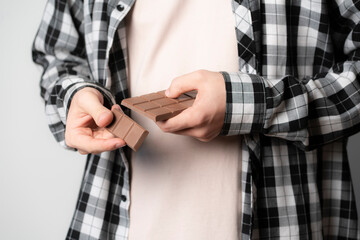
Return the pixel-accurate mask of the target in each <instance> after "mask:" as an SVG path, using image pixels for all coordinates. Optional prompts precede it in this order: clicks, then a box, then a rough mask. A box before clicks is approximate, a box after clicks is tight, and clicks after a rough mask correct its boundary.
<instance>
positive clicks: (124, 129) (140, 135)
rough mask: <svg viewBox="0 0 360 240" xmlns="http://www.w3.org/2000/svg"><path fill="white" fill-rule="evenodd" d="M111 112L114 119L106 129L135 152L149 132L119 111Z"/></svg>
mask: <svg viewBox="0 0 360 240" xmlns="http://www.w3.org/2000/svg"><path fill="white" fill-rule="evenodd" d="M112 112H113V114H114V119H113V121H112V123H111V124H110V125H109V126H108V127H107V128H106V129H107V130H109V131H110V132H111V133H112V134H114V135H115V136H116V137H118V138H121V139H123V140H124V141H125V142H126V144H127V145H128V146H129V147H130V148H131V149H132V150H134V151H135V152H136V151H137V150H138V149H139V147H140V146H141V144H142V143H143V141H144V140H145V138H146V136H147V135H148V134H149V132H148V131H146V129H144V128H143V127H141V126H140V125H139V124H137V123H136V122H135V121H134V120H132V119H131V118H129V117H128V116H126V115H125V114H124V113H123V112H121V111H120V110H118V109H113V111H112Z"/></svg>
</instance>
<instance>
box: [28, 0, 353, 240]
mask: <svg viewBox="0 0 360 240" xmlns="http://www.w3.org/2000/svg"><path fill="white" fill-rule="evenodd" d="M133 4H134V0H108V1H105V0H97V1H94V0H88V1H80V0H49V1H48V3H47V5H46V8H45V11H44V15H43V19H42V22H41V25H40V28H39V30H38V32H37V35H36V38H35V40H34V45H33V52H32V53H33V59H34V61H35V62H36V63H38V64H41V65H42V66H43V67H44V73H43V75H42V77H41V84H40V85H41V96H42V97H43V99H44V101H45V108H46V114H47V116H48V122H49V127H50V129H51V131H52V133H53V134H54V136H55V138H56V140H57V141H58V142H59V143H61V144H62V145H63V146H65V147H66V144H65V142H64V131H65V125H66V113H67V110H68V108H69V104H70V101H71V98H72V96H73V95H74V93H76V91H78V90H79V89H81V88H83V87H85V86H90V87H94V88H96V89H98V90H99V91H101V92H102V93H103V94H104V96H105V99H106V102H107V104H108V105H111V104H113V103H115V102H117V103H119V102H120V101H121V100H122V99H123V98H126V97H128V88H127V76H126V67H127V66H126V59H127V52H126V36H125V22H124V17H125V16H126V15H127V13H128V12H129V10H130V9H131V7H132V5H133ZM209 4H211V2H209ZM224 4H229V8H230V6H231V7H232V10H233V13H234V19H235V20H234V25H235V29H234V30H235V31H236V37H237V42H238V56H239V71H238V72H233V73H224V78H225V81H226V91H227V103H226V117H225V122H224V126H223V129H222V134H223V135H242V136H243V138H242V139H243V144H242V146H243V147H242V148H243V149H242V167H243V170H242V199H243V202H242V209H243V213H242V215H241V216H240V218H241V220H242V221H241V225H240V226H239V229H240V236H239V238H240V237H241V239H250V238H253V239H256V238H263V239H265V238H274V239H277V238H282V239H290V238H291V239H300V238H301V239H312V238H313V239H322V238H328V239H359V238H360V237H359V230H358V222H357V213H356V206H355V198H354V192H353V187H352V183H351V178H350V171H349V165H348V159H347V154H346V141H347V140H346V137H347V136H349V135H352V134H354V133H356V132H357V131H358V129H359V127H360V124H359V122H360V115H359V112H360V81H359V79H360V74H359V73H360V62H359V61H358V60H359V58H360V10H359V9H360V2H359V1H352V0H336V1H335V0H328V1H325V0H312V1H310V0H301V1H300V0H298V1H287V0H281V1H280V0H279V1H274V0H261V1H258V0H229V1H224ZM150 11H156V10H154V9H152V10H150ZM159 11H163V9H160V10H159ZM199 14H201V13H199ZM174 61H176V59H174ZM128 170H129V169H128V162H127V159H126V157H125V154H124V152H123V150H122V149H120V150H117V151H113V152H104V153H102V154H99V155H88V158H87V164H86V168H85V172H84V177H83V182H82V185H81V189H80V193H79V198H78V202H77V205H76V210H75V213H74V217H73V220H72V223H71V226H70V229H69V232H68V235H67V239H127V237H128V229H129V213H128V211H129V204H130V196H129V172H128Z"/></svg>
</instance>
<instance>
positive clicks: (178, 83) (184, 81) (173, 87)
mask: <svg viewBox="0 0 360 240" xmlns="http://www.w3.org/2000/svg"><path fill="white" fill-rule="evenodd" d="M202 75H203V74H202V73H201V70H200V71H196V72H192V73H188V74H185V75H182V76H180V77H177V78H175V79H174V80H173V81H172V82H171V84H170V87H169V88H168V89H167V90H166V91H165V95H166V96H167V97H170V98H176V97H179V96H180V95H181V94H182V93H186V92H190V91H192V90H198V87H199V83H200V81H201V79H202V77H203V76H202Z"/></svg>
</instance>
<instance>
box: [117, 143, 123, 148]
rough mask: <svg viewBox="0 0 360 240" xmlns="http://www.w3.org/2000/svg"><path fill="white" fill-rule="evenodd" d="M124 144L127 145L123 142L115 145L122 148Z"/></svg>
mask: <svg viewBox="0 0 360 240" xmlns="http://www.w3.org/2000/svg"><path fill="white" fill-rule="evenodd" d="M123 146H125V145H124V144H121V143H117V144H116V145H115V147H116V148H121V147H123Z"/></svg>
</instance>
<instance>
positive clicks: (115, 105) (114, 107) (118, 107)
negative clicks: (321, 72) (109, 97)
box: [111, 104, 123, 112]
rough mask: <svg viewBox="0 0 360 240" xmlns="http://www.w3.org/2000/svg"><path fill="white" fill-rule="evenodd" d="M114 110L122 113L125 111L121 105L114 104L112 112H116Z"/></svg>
mask: <svg viewBox="0 0 360 240" xmlns="http://www.w3.org/2000/svg"><path fill="white" fill-rule="evenodd" d="M114 109H117V110H120V111H121V112H123V110H122V109H121V107H120V105H119V104H114V105H112V107H111V111H112V110H114Z"/></svg>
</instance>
